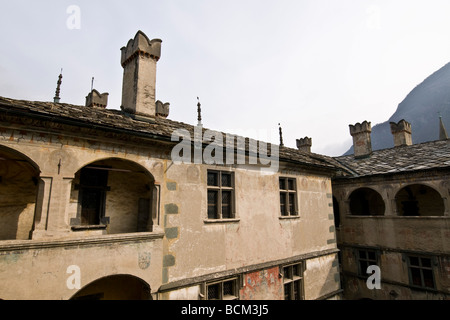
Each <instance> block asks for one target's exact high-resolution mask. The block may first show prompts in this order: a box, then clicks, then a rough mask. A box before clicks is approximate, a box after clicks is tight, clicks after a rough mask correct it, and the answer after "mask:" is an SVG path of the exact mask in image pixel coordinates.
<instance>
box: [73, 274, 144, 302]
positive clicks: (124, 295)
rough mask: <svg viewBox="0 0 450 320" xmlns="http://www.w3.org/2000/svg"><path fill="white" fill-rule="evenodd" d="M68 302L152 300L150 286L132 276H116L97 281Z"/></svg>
mask: <svg viewBox="0 0 450 320" xmlns="http://www.w3.org/2000/svg"><path fill="white" fill-rule="evenodd" d="M70 300H152V296H151V288H150V285H149V284H148V283H147V282H146V281H144V280H142V279H141V278H138V277H136V276H133V275H127V274H118V275H111V276H106V277H103V278H100V279H97V280H95V281H93V282H91V283H89V284H87V285H86V286H84V287H83V288H81V289H80V290H79V291H78V292H77V293H76V294H75V295H73V296H72V297H71V298H70Z"/></svg>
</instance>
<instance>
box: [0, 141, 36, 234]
mask: <svg viewBox="0 0 450 320" xmlns="http://www.w3.org/2000/svg"><path fill="white" fill-rule="evenodd" d="M39 173H40V170H39V168H38V166H37V165H36V164H35V163H33V162H32V161H31V160H30V159H28V158H27V157H26V156H24V155H23V154H21V153H19V152H17V151H15V150H13V149H10V148H6V147H3V146H0V226H1V228H0V240H28V239H30V235H31V231H32V229H33V222H34V212H35V207H36V195H37V189H38V181H39Z"/></svg>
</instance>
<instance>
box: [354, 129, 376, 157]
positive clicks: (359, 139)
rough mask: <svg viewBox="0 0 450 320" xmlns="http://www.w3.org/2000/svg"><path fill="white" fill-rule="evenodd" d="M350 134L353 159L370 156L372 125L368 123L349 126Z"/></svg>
mask: <svg viewBox="0 0 450 320" xmlns="http://www.w3.org/2000/svg"><path fill="white" fill-rule="evenodd" d="M349 127H350V134H351V136H352V137H353V149H354V154H355V158H357V159H358V158H365V157H368V156H370V155H371V154H372V140H371V137H370V134H371V133H372V125H371V123H370V122H367V121H364V122H363V123H359V122H358V123H356V124H355V125H349Z"/></svg>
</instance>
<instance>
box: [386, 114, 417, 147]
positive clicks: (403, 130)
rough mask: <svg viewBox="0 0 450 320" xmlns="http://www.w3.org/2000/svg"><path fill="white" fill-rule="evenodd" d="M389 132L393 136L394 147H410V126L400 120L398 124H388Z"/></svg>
mask: <svg viewBox="0 0 450 320" xmlns="http://www.w3.org/2000/svg"><path fill="white" fill-rule="evenodd" d="M390 125H391V132H392V135H393V136H394V146H395V147H401V146H410V145H412V137H411V132H412V131H411V124H410V123H409V122H407V121H406V120H404V119H402V120H400V121H399V122H398V123H395V122H390Z"/></svg>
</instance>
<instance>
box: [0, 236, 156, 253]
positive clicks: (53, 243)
mask: <svg viewBox="0 0 450 320" xmlns="http://www.w3.org/2000/svg"><path fill="white" fill-rule="evenodd" d="M162 238H164V232H138V233H126V234H112V235H103V236H88V237H82V238H81V237H78V238H64V239H55V240H6V241H0V252H2V251H16V250H30V249H43V248H67V247H79V246H92V245H104V244H110V243H129V242H136V241H149V240H158V239H162Z"/></svg>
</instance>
